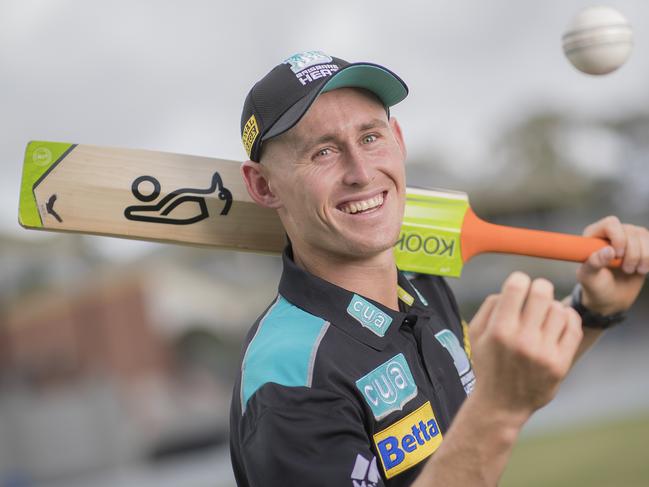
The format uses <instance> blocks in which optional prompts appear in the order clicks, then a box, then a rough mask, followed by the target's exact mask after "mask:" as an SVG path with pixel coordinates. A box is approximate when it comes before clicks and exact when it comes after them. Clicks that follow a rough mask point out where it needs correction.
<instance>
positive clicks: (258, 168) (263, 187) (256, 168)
mask: <svg viewBox="0 0 649 487" xmlns="http://www.w3.org/2000/svg"><path fill="white" fill-rule="evenodd" d="M265 169H266V168H264V167H263V166H262V165H261V164H260V163H259V162H254V161H245V162H243V163H242V164H241V175H242V176H243V180H244V181H245V183H246V189H247V190H248V194H249V195H250V197H251V198H252V199H253V201H254V202H255V203H257V204H258V205H259V206H264V207H266V208H279V207H280V206H281V201H280V200H279V198H278V197H277V196H276V195H275V193H273V190H272V189H271V187H270V181H269V178H268V174H267V173H268V171H267V170H265Z"/></svg>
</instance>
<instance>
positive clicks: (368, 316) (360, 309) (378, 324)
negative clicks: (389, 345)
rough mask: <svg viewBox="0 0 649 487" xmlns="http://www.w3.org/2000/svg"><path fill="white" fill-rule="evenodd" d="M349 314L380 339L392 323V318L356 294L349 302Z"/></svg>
mask: <svg viewBox="0 0 649 487" xmlns="http://www.w3.org/2000/svg"><path fill="white" fill-rule="evenodd" d="M347 314H348V315H349V316H351V317H352V318H354V319H355V320H356V321H358V322H359V323H360V324H361V325H363V326H364V327H365V328H369V329H370V330H371V331H372V332H374V333H375V334H377V335H378V336H380V337H382V336H384V335H385V332H386V331H387V330H388V328H389V327H390V323H392V317H390V316H389V315H387V314H386V313H384V312H383V311H381V310H380V309H379V308H377V307H376V306H374V305H373V304H372V303H370V302H369V301H367V300H365V299H363V298H361V297H360V296H359V295H358V294H354V296H353V297H352V299H351V301H350V302H349V305H348V306H347Z"/></svg>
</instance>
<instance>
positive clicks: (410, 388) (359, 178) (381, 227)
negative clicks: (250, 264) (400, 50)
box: [231, 51, 649, 487]
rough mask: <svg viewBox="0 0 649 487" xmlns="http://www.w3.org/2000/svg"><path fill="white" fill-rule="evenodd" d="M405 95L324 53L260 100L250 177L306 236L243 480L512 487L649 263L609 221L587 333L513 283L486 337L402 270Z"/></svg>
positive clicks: (582, 296) (430, 285) (267, 344)
mask: <svg viewBox="0 0 649 487" xmlns="http://www.w3.org/2000/svg"><path fill="white" fill-rule="evenodd" d="M406 95H407V88H406V85H405V83H404V82H403V81H402V80H401V79H400V78H399V77H398V76H397V75H395V74H394V73H392V72H391V71H389V70H388V69H386V68H383V67H381V66H378V65H373V64H369V63H357V64H349V63H347V62H345V61H343V60H341V59H338V58H334V57H330V56H327V55H326V54H324V53H321V52H314V51H311V52H306V53H300V54H296V55H295V56H292V57H291V58H289V59H287V60H286V61H285V62H284V63H282V64H280V65H278V66H277V67H275V68H274V69H273V70H272V71H271V72H270V73H269V74H267V75H266V76H265V77H264V78H263V79H262V80H261V81H259V82H258V83H257V84H256V85H255V86H254V87H253V88H252V90H251V91H250V93H249V94H248V97H247V99H246V102H245V105H244V110H243V115H242V121H241V122H242V123H241V126H242V136H243V142H244V146H245V147H246V150H247V152H248V155H249V158H250V160H249V161H246V162H245V163H243V165H242V173H243V177H244V179H245V182H246V185H247V188H248V192H249V193H250V196H251V197H252V198H253V199H254V200H255V201H256V202H257V203H258V204H260V205H261V206H265V207H268V208H274V209H276V210H277V212H278V214H279V216H280V218H281V220H282V223H283V225H284V228H285V230H286V233H287V235H288V237H289V240H290V244H289V246H288V247H287V249H286V251H285V253H284V256H283V264H284V271H283V275H282V278H281V281H280V284H279V294H278V296H277V299H276V300H275V301H274V302H273V303H272V304H271V305H270V307H269V308H268V309H267V310H266V311H265V312H264V313H263V314H262V316H261V317H260V318H259V320H258V321H257V322H256V323H255V325H254V326H253V328H252V329H251V330H250V333H249V336H248V338H247V340H246V344H245V346H244V356H243V358H242V366H241V375H240V377H239V380H238V382H237V384H236V385H235V391H234V397H233V401H232V411H231V454H232V462H233V467H234V472H235V476H236V479H237V482H238V484H239V486H242V487H243V486H246V487H247V486H262V485H263V486H274V485H282V486H289V485H308V486H342V485H352V486H379V485H394V486H397V485H399V486H400V485H416V486H424V485H427V486H432V485H443V486H446V487H450V486H456V485H457V486H467V485H471V486H482V485H484V486H487V485H496V483H497V481H498V479H499V477H500V475H501V473H502V471H503V468H504V466H505V464H506V461H507V458H508V457H509V455H510V452H511V450H512V447H513V445H514V442H515V440H516V438H517V436H518V433H519V432H520V430H521V428H522V426H523V425H524V423H525V422H526V421H527V420H528V418H529V417H530V415H531V414H532V413H533V412H534V411H535V410H536V409H538V408H540V407H541V406H543V405H544V404H546V403H547V402H548V401H549V400H550V399H551V398H552V397H553V396H554V394H555V393H556V390H557V388H558V386H559V384H560V382H561V381H562V379H563V378H564V377H565V375H566V374H567V372H568V370H569V369H570V366H571V364H572V363H573V360H574V359H575V357H576V356H578V355H579V354H581V353H583V351H584V350H586V349H587V348H588V347H589V346H590V345H592V343H593V342H594V341H595V340H596V339H597V337H598V335H599V334H600V333H601V328H602V327H604V326H607V325H610V324H613V323H615V322H616V321H619V319H620V315H619V313H620V312H622V311H624V310H626V309H627V308H628V307H629V306H630V305H631V304H632V302H633V301H634V300H635V299H636V297H637V295H638V293H639V292H640V289H641V287H642V284H643V282H644V274H646V273H647V271H649V233H648V232H647V230H646V229H641V228H638V227H633V226H630V225H622V224H620V222H619V221H618V220H617V219H615V218H607V219H604V220H601V221H599V222H597V223H595V224H593V225H592V226H590V227H588V228H587V229H586V231H585V232H584V233H585V234H586V235H591V236H599V237H603V238H607V239H609V240H610V242H611V247H607V248H605V249H603V250H601V251H599V252H597V253H595V254H593V255H592V256H591V257H590V259H589V260H588V262H586V263H584V264H583V265H582V266H581V267H580V268H579V271H578V278H579V282H580V287H579V288H577V292H576V293H575V299H574V301H575V306H576V307H577V308H578V309H579V311H580V312H581V314H582V315H583V316H584V324H583V331H582V323H581V319H580V317H579V315H578V314H577V312H576V311H575V310H574V309H573V308H571V307H569V306H566V305H564V304H562V303H560V302H558V301H555V300H554V298H553V288H552V285H551V284H550V283H549V282H548V281H545V280H542V279H537V280H534V281H533V282H532V281H531V280H530V279H529V278H528V277H527V276H526V275H524V274H522V273H514V274H512V275H511V276H510V277H509V278H508V279H507V280H506V281H505V283H504V284H503V286H502V290H501V292H500V294H498V295H495V296H490V297H489V298H487V299H486V300H485V302H484V303H483V305H482V306H481V308H480V310H479V311H478V313H477V314H476V316H475V317H474V318H473V320H472V322H471V325H470V327H469V329H470V334H471V340H470V343H471V345H469V339H468V336H467V329H466V327H465V326H464V325H463V324H462V322H461V320H460V317H459V314H458V310H457V305H456V303H455V300H454V298H453V296H452V294H451V292H450V290H449V288H448V287H447V285H446V284H445V282H444V280H443V279H441V278H439V277H432V276H417V277H415V278H412V279H411V280H408V279H407V278H406V276H405V275H403V274H401V273H399V272H397V269H396V266H395V261H394V257H393V254H392V246H393V245H394V243H395V241H396V240H397V238H398V235H399V228H400V226H401V219H402V216H403V210H404V195H405V189H406V184H405V172H404V160H405V158H406V147H405V143H404V140H403V136H402V133H401V129H400V127H399V124H398V122H397V121H396V119H395V118H394V117H390V116H389V107H390V106H392V105H394V104H396V103H398V102H399V101H401V100H402V99H403V98H405V96H406ZM616 255H617V256H618V257H622V258H623V267H622V269H621V270H616V271H611V270H609V269H608V268H606V265H607V264H608V263H609V262H610V261H611V260H612V259H613V258H614V256H616ZM588 326H598V327H599V328H600V329H595V328H588ZM471 350H472V352H471ZM469 357H471V360H469ZM433 453H434V454H433Z"/></svg>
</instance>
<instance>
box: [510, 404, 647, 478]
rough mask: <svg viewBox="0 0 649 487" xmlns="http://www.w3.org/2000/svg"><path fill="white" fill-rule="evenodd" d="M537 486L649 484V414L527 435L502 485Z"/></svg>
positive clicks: (516, 449) (511, 461) (515, 450)
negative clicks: (544, 433) (548, 433)
mask: <svg viewBox="0 0 649 487" xmlns="http://www.w3.org/2000/svg"><path fill="white" fill-rule="evenodd" d="M537 486H538V487H564V486H565V487H568V486H569V487H580V486H587V487H647V486H649V414H644V415H639V416H635V417H633V418H628V419H627V418H624V419H620V420H619V421H608V422H604V423H600V424H595V425H592V426H589V427H586V428H583V429H572V430H564V431H562V432H560V433H556V434H551V435H543V436H537V437H529V438H524V439H523V440H521V441H520V443H519V444H518V445H517V446H516V448H515V449H514V452H513V455H512V458H511V460H510V462H509V465H508V467H507V469H506V471H505V474H504V475H503V478H502V481H501V483H500V487H537Z"/></svg>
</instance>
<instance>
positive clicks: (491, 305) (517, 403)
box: [469, 272, 582, 426]
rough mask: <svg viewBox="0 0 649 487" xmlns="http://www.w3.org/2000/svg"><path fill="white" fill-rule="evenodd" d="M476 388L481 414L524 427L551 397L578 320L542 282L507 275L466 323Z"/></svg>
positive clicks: (574, 344)
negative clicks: (508, 420) (498, 290)
mask: <svg viewBox="0 0 649 487" xmlns="http://www.w3.org/2000/svg"><path fill="white" fill-rule="evenodd" d="M469 330H470V339H471V344H472V350H473V363H474V367H475V373H476V379H477V381H476V389H475V391H474V393H473V395H472V396H480V403H481V404H482V405H483V406H484V407H485V408H487V409H485V413H493V414H499V415H500V416H502V415H503V414H506V415H509V416H511V419H512V421H513V422H520V425H521V426H522V423H524V422H525V421H526V420H527V419H528V418H529V416H530V415H531V414H532V413H533V412H534V411H535V410H537V409H539V408H541V407H542V406H544V405H545V404H547V403H548V402H549V401H550V400H551V399H552V398H553V397H554V395H555V394H556V392H557V389H558V387H559V384H560V383H561V381H562V380H563V378H564V377H565V376H566V374H567V373H568V371H569V370H570V366H571V364H572V361H573V358H574V356H575V352H576V351H577V348H578V346H579V343H580V342H581V339H582V330H581V319H580V318H579V315H578V314H577V313H576V312H575V311H574V310H573V309H572V308H570V307H567V306H565V305H563V304H562V303H560V302H558V301H555V300H554V288H553V286H552V284H551V283H550V282H549V281H547V280H545V279H536V280H534V281H533V282H532V281H531V280H530V278H529V277H528V276H526V275H525V274H523V273H520V272H515V273H513V274H512V275H510V276H509V277H508V278H507V280H506V281H505V282H504V284H503V286H502V290H501V293H500V294H497V295H494V296H490V297H489V298H487V299H486V300H485V302H484V303H483V305H482V306H481V308H480V310H479V311H478V313H477V314H476V316H475V317H474V318H473V320H472V322H471V326H470V327H469Z"/></svg>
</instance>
